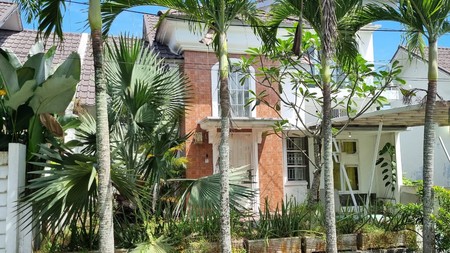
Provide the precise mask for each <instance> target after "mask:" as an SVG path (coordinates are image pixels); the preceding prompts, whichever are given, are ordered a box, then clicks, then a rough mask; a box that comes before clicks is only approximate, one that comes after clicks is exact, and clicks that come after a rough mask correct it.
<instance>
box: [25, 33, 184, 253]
mask: <svg viewBox="0 0 450 253" xmlns="http://www.w3.org/2000/svg"><path fill="white" fill-rule="evenodd" d="M107 49H108V50H106V53H105V59H107V61H106V62H105V76H106V84H107V88H108V94H109V96H110V98H111V99H110V104H109V108H111V110H109V111H108V117H109V118H110V119H112V120H111V122H110V125H109V127H108V129H109V131H110V132H111V145H110V146H111V149H112V152H113V153H114V157H113V159H112V160H113V161H114V167H113V168H112V170H111V173H112V177H111V181H112V182H113V185H114V188H115V190H116V191H115V192H116V194H120V195H121V196H122V197H124V198H125V199H128V200H130V201H133V200H135V199H137V198H136V196H140V195H138V193H141V192H140V191H138V189H139V188H138V187H137V184H136V181H137V180H138V179H139V180H142V181H147V182H148V185H149V186H153V185H157V182H159V181H160V179H161V178H163V179H164V177H165V174H169V173H170V172H171V171H172V170H173V168H175V167H176V166H177V165H178V164H174V163H175V160H176V158H175V156H176V152H175V151H174V150H173V149H176V147H177V146H179V145H180V143H182V142H184V139H185V138H184V137H180V135H179V134H178V131H177V129H178V128H177V127H178V124H179V119H180V117H181V115H182V114H183V112H184V107H185V104H186V97H187V89H186V86H185V79H184V78H183V77H182V76H181V74H180V73H178V72H177V71H176V70H167V69H166V66H165V64H163V62H162V60H160V59H158V57H157V55H156V54H154V53H153V52H152V51H151V50H150V49H149V48H148V47H145V46H144V43H143V41H141V40H137V39H131V38H124V37H121V38H120V39H119V41H118V42H116V41H115V40H113V41H112V43H111V44H108V47H107ZM72 69H73V71H75V70H76V68H72ZM78 71H79V70H78ZM80 121H81V125H80V126H79V127H78V128H77V129H76V130H77V137H78V141H77V142H74V143H72V144H70V143H59V141H58V140H57V139H54V140H52V139H50V140H49V142H50V143H52V147H51V148H49V147H47V145H42V146H41V147H40V149H41V150H40V151H41V153H40V154H38V156H39V157H40V158H42V160H43V161H49V162H50V163H45V162H44V163H41V164H39V165H41V167H49V168H51V170H42V171H39V172H36V173H37V174H46V175H48V176H46V177H39V178H37V179H35V180H33V181H32V182H31V184H30V186H29V188H30V189H32V190H34V191H33V192H32V193H31V194H29V195H27V196H25V197H24V199H23V201H24V202H25V203H29V204H30V205H31V206H32V207H33V209H34V210H39V212H35V213H33V216H32V220H33V221H37V222H35V223H36V224H40V223H41V222H46V223H47V227H48V229H49V231H48V232H53V233H50V234H52V235H54V234H57V233H58V232H61V231H65V229H66V228H68V227H70V225H73V224H75V225H76V224H82V225H83V226H82V227H81V228H80V230H83V231H84V230H88V231H86V232H85V234H87V235H91V236H90V237H89V238H96V236H92V235H96V231H97V226H98V225H99V224H96V223H95V224H94V222H96V221H97V217H98V216H97V215H98V213H95V210H97V209H98V204H99V199H98V187H99V186H98V181H97V180H94V179H95V177H97V176H98V171H97V170H96V168H95V167H94V165H95V163H96V158H95V156H96V152H98V151H96V139H97V138H98V135H97V134H96V133H97V131H96V125H97V124H96V122H95V119H94V118H92V116H90V115H89V114H86V115H83V116H82V117H81V120H80ZM68 125H76V124H68ZM72 145H76V146H72ZM74 148H79V149H80V150H81V153H75V152H73V151H72V150H74ZM181 162H182V161H181ZM45 171H47V173H46V172H45ZM155 182H156V183H155ZM24 211H26V210H24ZM91 222H92V223H91ZM76 227H77V226H76ZM77 229H78V227H77ZM55 238H58V237H55ZM84 246H86V247H90V248H89V249H92V247H95V246H96V244H95V240H90V241H89V243H87V244H86V245H84Z"/></svg>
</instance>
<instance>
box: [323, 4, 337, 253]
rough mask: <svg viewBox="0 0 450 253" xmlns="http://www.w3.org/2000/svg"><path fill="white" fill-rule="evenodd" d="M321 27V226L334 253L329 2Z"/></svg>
mask: <svg viewBox="0 0 450 253" xmlns="http://www.w3.org/2000/svg"><path fill="white" fill-rule="evenodd" d="M320 4H321V6H320V7H321V11H322V12H321V14H322V15H321V25H322V31H321V32H322V34H321V40H322V54H321V59H320V61H321V65H322V70H321V76H322V93H323V109H322V110H323V111H322V117H323V119H322V135H323V163H324V164H323V171H324V184H325V185H324V188H325V226H326V241H327V245H326V249H327V252H328V253H337V240H336V217H335V215H336V214H335V208H334V181H333V161H332V146H331V145H332V140H333V135H332V131H331V85H330V84H331V68H330V66H331V64H332V60H333V55H334V43H335V37H336V15H335V11H334V1H333V0H322V1H321V2H320Z"/></svg>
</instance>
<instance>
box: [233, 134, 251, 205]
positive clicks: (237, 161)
mask: <svg viewBox="0 0 450 253" xmlns="http://www.w3.org/2000/svg"><path fill="white" fill-rule="evenodd" d="M252 154H253V142H252V135H251V133H231V134H230V168H232V169H236V168H241V167H245V170H246V171H247V176H246V178H245V179H244V180H243V181H242V184H244V185H246V186H247V187H249V188H251V189H253V190H255V189H256V172H255V168H254V166H253V159H252V156H253V155H252ZM255 203H256V202H255V200H252V201H251V203H248V205H249V208H252V209H253V208H254V206H255Z"/></svg>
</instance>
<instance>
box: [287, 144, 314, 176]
mask: <svg viewBox="0 0 450 253" xmlns="http://www.w3.org/2000/svg"><path fill="white" fill-rule="evenodd" d="M307 151H308V139H307V138H306V137H288V138H287V139H286V166H287V180H288V181H303V180H306V181H307V180H308V175H309V172H308V159H307V157H306V155H307Z"/></svg>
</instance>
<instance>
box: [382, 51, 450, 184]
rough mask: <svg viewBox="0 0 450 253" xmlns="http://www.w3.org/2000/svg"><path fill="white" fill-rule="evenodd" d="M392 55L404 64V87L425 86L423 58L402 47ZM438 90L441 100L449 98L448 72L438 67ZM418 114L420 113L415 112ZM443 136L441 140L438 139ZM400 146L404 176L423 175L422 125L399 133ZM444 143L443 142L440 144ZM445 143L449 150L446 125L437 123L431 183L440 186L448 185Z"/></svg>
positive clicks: (417, 100) (415, 177) (449, 170)
mask: <svg viewBox="0 0 450 253" xmlns="http://www.w3.org/2000/svg"><path fill="white" fill-rule="evenodd" d="M394 59H396V60H398V61H399V62H400V65H402V66H403V70H402V73H401V74H400V77H401V78H403V79H405V81H406V85H405V87H404V88H406V89H413V88H420V89H425V90H426V89H427V85H428V82H427V73H428V65H427V62H426V61H423V60H421V59H418V58H417V57H414V58H410V57H409V56H408V54H407V52H406V50H404V49H399V51H398V52H397V54H396V55H395V57H394ZM438 94H439V95H440V96H441V97H442V99H443V100H450V74H449V73H447V72H445V71H443V70H439V80H438ZM423 96H424V92H419V93H418V94H417V98H415V99H413V100H412V103H413V104H414V103H420V101H421V98H423ZM391 105H392V107H399V106H404V104H403V102H402V100H396V101H394V100H393V101H392V102H391ZM418 117H420V116H418ZM439 137H440V138H441V139H442V143H441V142H440V140H439ZM400 143H401V146H402V150H401V157H402V164H403V176H404V177H405V178H407V179H412V180H420V179H422V170H423V126H420V127H411V128H409V129H408V131H405V132H402V133H401V134H400ZM443 145H444V146H443ZM444 147H445V148H446V149H447V150H450V131H449V127H446V126H445V127H436V143H435V158H434V183H435V185H440V186H447V187H448V186H450V161H449V159H448V158H447V155H446V153H445V151H444Z"/></svg>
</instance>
